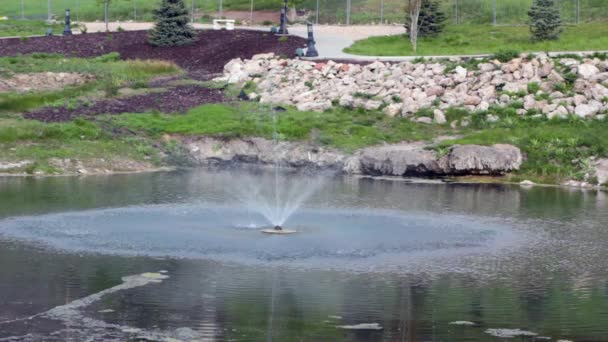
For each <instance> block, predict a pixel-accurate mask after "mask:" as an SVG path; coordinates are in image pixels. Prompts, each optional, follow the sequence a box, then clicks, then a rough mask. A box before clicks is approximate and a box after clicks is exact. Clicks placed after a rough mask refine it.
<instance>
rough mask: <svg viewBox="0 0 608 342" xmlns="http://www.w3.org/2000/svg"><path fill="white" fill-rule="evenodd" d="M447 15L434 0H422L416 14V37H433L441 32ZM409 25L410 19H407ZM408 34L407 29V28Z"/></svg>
mask: <svg viewBox="0 0 608 342" xmlns="http://www.w3.org/2000/svg"><path fill="white" fill-rule="evenodd" d="M446 19H447V17H446V15H445V13H443V11H441V8H440V7H439V3H438V2H437V1H436V0H422V3H421V6H420V14H419V16H418V37H435V36H437V35H438V34H439V33H441V32H443V29H444V28H445V21H446ZM407 22H408V24H407V26H406V27H408V28H409V26H410V19H409V18H408V20H407ZM408 34H409V30H408Z"/></svg>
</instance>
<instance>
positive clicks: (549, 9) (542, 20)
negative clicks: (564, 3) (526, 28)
mask: <svg viewBox="0 0 608 342" xmlns="http://www.w3.org/2000/svg"><path fill="white" fill-rule="evenodd" d="M528 17H529V18H530V32H532V39H533V40H537V41H540V40H551V39H557V38H559V34H560V33H561V31H562V29H561V25H562V20H561V17H560V15H559V10H558V9H557V6H555V0H534V3H533V4H532V7H531V8H530V10H529V11H528Z"/></svg>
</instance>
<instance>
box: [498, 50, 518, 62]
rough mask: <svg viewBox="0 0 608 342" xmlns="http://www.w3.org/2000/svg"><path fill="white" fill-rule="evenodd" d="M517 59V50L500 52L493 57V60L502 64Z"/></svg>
mask: <svg viewBox="0 0 608 342" xmlns="http://www.w3.org/2000/svg"><path fill="white" fill-rule="evenodd" d="M517 57H519V51H517V50H500V51H498V52H497V53H495V54H494V56H493V58H494V59H497V60H499V61H500V62H502V63H506V62H508V61H510V60H512V59H514V58H517Z"/></svg>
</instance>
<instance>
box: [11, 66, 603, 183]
mask: <svg viewBox="0 0 608 342" xmlns="http://www.w3.org/2000/svg"><path fill="white" fill-rule="evenodd" d="M133 63H135V64H133ZM43 70H52V71H75V72H90V73H93V74H96V75H108V74H109V75H113V76H112V77H110V78H109V79H110V80H111V81H112V82H115V83H112V85H113V86H117V87H118V86H122V85H125V84H127V83H133V81H134V80H146V79H148V78H149V77H152V76H153V75H158V74H166V73H174V72H179V70H177V69H175V68H174V67H173V66H171V65H169V66H168V65H167V64H163V63H160V64H158V63H157V62H141V61H140V62H124V61H116V60H115V58H114V56H104V57H103V58H97V59H65V58H63V57H60V56H49V55H36V56H31V57H21V58H10V57H5V58H0V75H5V76H6V75H10V74H11V73H15V72H24V71H43ZM100 82H101V81H100ZM104 84H105V83H103V82H102V83H96V82H93V83H92V85H91V86H90V87H91V89H88V90H87V89H84V90H81V91H80V92H71V90H64V91H59V92H56V93H46V94H40V93H31V94H26V95H24V94H12V95H10V96H8V97H9V98H10V99H12V101H5V102H0V151H1V152H0V160H3V161H18V160H24V159H29V160H35V161H37V162H38V164H37V165H36V166H35V167H34V168H33V169H32V170H31V171H35V170H36V169H38V170H43V171H53V170H50V169H49V166H48V159H49V158H76V159H78V158H112V157H117V156H118V157H125V158H132V159H143V158H155V157H157V156H158V152H159V150H158V146H161V148H163V147H164V146H163V145H162V144H159V143H158V140H159V139H160V137H161V136H162V135H164V134H177V135H213V136H223V137H246V136H262V137H266V138H272V137H273V136H274V133H273V132H274V131H275V127H276V131H277V132H278V133H279V136H278V137H279V138H280V139H284V140H292V141H307V142H310V143H313V144H317V145H321V146H329V147H335V148H338V149H342V150H344V151H347V152H350V151H354V150H356V149H358V148H362V147H365V146H370V145H376V144H382V143H394V142H399V141H414V140H427V141H429V140H431V139H432V138H434V137H437V136H440V135H446V134H451V135H459V136H460V138H459V139H457V140H448V141H444V142H442V143H440V144H439V145H437V146H436V147H435V148H436V149H437V151H438V152H439V153H445V152H446V151H447V148H448V147H449V146H450V145H453V144H458V143H475V144H482V145H489V144H494V143H509V144H514V145H517V146H519V147H520V148H521V149H522V150H523V151H524V152H525V153H526V154H527V156H528V159H527V161H526V162H525V164H524V166H523V168H522V170H521V171H519V172H518V173H516V174H515V175H513V176H512V177H511V179H512V180H519V179H522V178H527V179H532V180H535V181H541V182H547V183H558V182H560V181H562V180H564V179H569V178H575V179H582V178H583V176H584V174H585V173H586V172H588V171H589V169H590V165H591V157H606V156H608V136H606V135H605V132H606V131H607V130H608V121H582V120H579V119H576V118H570V119H568V120H561V121H550V120H546V119H535V118H533V117H532V116H531V115H532V114H535V113H533V112H530V113H529V114H528V115H525V116H520V115H517V114H516V109H517V108H519V107H520V106H521V104H520V103H516V104H514V105H513V106H512V107H509V108H490V110H488V111H486V112H480V113H468V112H466V111H463V110H458V109H451V110H448V111H447V112H446V116H447V118H448V122H452V121H455V120H461V119H463V118H465V117H466V118H467V121H469V122H470V124H469V126H468V127H466V128H460V129H457V130H453V129H451V128H450V127H449V125H448V124H446V125H425V124H418V123H414V122H411V121H410V120H407V119H403V118H391V117H388V116H386V115H384V114H383V113H381V112H365V111H362V110H349V109H345V108H335V109H331V110H329V111H326V112H324V113H313V112H298V111H296V110H295V109H294V108H287V110H286V111H285V112H279V113H277V119H276V122H275V120H274V118H273V114H272V110H271V108H270V107H269V106H268V105H263V104H259V103H250V102H236V103H231V104H215V105H204V106H201V107H197V108H194V109H192V110H190V111H189V112H188V113H186V114H181V115H174V114H173V115H172V114H162V113H147V114H123V115H118V116H107V117H97V118H96V120H95V121H94V122H91V121H85V120H84V119H77V120H74V121H73V122H68V123H58V124H44V123H40V122H36V121H29V120H24V119H21V118H20V116H19V115H18V113H10V112H9V111H8V110H7V109H11V110H12V111H14V112H21V111H23V110H24V109H23V108H24V107H27V108H35V107H39V106H42V105H64V104H65V103H66V102H67V103H68V104H69V103H72V102H73V101H75V99H76V97H77V96H83V95H86V96H87V97H90V96H94V95H95V94H97V93H99V91H100V90H103V87H104ZM98 86H99V87H101V88H97V87H98ZM102 93H103V92H102ZM64 96H65V97H66V98H63V97H64ZM102 96H103V95H102ZM19 97H21V100H19V101H16V100H14V99H15V98H19ZM5 98H6V97H5ZM26 98H27V99H28V100H27V101H25V100H24V99H26ZM24 103H25V104H24ZM2 106H4V107H2ZM11 106H13V107H12V108H11ZM2 109H4V110H2ZM427 111H428V110H427ZM490 114H493V115H496V116H499V117H500V120H499V121H498V122H490V121H492V120H487V116H488V115H490ZM418 115H427V116H428V115H429V113H428V112H424V110H423V111H422V112H421V113H419V114H418ZM125 128H126V130H125ZM110 132H136V133H137V135H135V136H133V135H132V134H128V135H122V134H120V133H110ZM161 140H162V139H161ZM153 145H155V146H157V147H153ZM165 147H166V146H165ZM165 151H166V150H165Z"/></svg>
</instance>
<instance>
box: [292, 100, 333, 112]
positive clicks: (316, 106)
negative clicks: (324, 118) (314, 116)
mask: <svg viewBox="0 0 608 342" xmlns="http://www.w3.org/2000/svg"><path fill="white" fill-rule="evenodd" d="M296 108H297V109H298V110H299V111H301V112H308V111H312V112H324V111H325V110H327V109H329V108H331V102H330V101H319V102H302V103H298V105H297V106H296Z"/></svg>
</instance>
